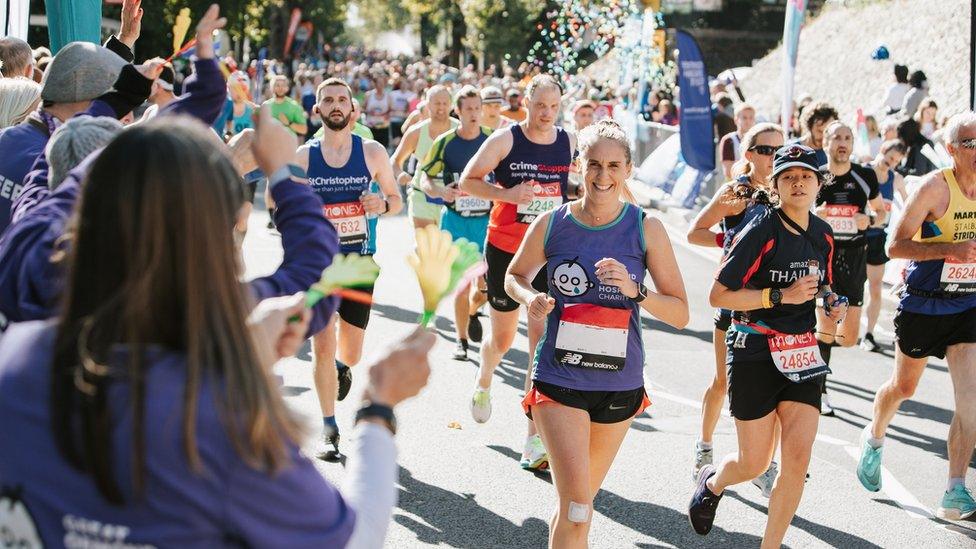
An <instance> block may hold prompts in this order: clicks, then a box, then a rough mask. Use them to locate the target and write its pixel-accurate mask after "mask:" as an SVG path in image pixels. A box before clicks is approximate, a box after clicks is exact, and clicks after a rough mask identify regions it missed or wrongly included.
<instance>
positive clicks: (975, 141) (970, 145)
mask: <svg viewBox="0 0 976 549" xmlns="http://www.w3.org/2000/svg"><path fill="white" fill-rule="evenodd" d="M956 145H959V146H960V147H962V148H964V149H968V150H973V149H976V137H974V138H972V139H964V140H962V141H956Z"/></svg>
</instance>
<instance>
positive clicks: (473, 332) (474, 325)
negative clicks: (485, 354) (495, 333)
mask: <svg viewBox="0 0 976 549" xmlns="http://www.w3.org/2000/svg"><path fill="white" fill-rule="evenodd" d="M479 316H481V314H480V313H479V312H478V311H475V312H474V314H473V315H471V316H469V317H468V339H470V340H471V341H474V342H475V343H481V337H482V336H483V335H484V328H483V327H482V326H481V320H479V319H478V317H479Z"/></svg>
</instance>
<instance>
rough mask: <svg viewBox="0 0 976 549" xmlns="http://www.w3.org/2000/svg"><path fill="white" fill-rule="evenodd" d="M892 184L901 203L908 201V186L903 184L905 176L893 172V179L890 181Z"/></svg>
mask: <svg viewBox="0 0 976 549" xmlns="http://www.w3.org/2000/svg"><path fill="white" fill-rule="evenodd" d="M892 185H894V186H895V192H897V193H898V196H900V197H901V203H902V204H905V203H906V202H908V187H907V186H906V185H905V177H904V176H902V175H901V174H900V173H898V172H895V180H894V182H892Z"/></svg>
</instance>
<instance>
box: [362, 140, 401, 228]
mask: <svg viewBox="0 0 976 549" xmlns="http://www.w3.org/2000/svg"><path fill="white" fill-rule="evenodd" d="M363 151H364V153H365V155H366V167H367V168H368V169H369V173H370V174H372V176H373V181H376V182H377V183H378V184H379V186H380V193H381V194H382V195H383V198H385V199H386V203H387V205H388V206H389V209H388V210H387V211H386V213H384V214H382V215H396V214H398V213H400V210H402V209H403V199H401V198H400V188H399V187H397V183H396V179H394V178H393V168H391V167H390V163H389V162H388V160H387V156H386V149H385V148H383V145H380V144H379V143H377V142H376V141H365V142H364V143H363Z"/></svg>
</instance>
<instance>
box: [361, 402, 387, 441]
mask: <svg viewBox="0 0 976 549" xmlns="http://www.w3.org/2000/svg"><path fill="white" fill-rule="evenodd" d="M370 417H375V418H379V419H382V420H383V421H384V422H386V425H387V427H388V428H389V429H390V432H391V433H393V434H394V435H395V434H396V430H397V421H396V414H394V413H393V408H390V407H389V406H386V405H384V404H376V403H373V402H366V403H364V404H363V407H362V408H360V409H359V411H358V412H356V423H359V422H360V421H362V420H364V419H366V418H370Z"/></svg>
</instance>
